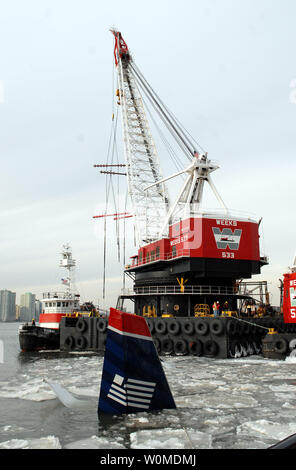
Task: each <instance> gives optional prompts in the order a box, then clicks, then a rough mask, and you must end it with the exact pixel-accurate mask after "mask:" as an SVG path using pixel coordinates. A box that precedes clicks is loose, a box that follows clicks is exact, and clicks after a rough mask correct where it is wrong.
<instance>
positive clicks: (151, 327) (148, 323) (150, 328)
mask: <svg viewBox="0 0 296 470" xmlns="http://www.w3.org/2000/svg"><path fill="white" fill-rule="evenodd" d="M146 322H147V325H148V328H149V330H150V333H151V334H152V333H153V332H154V321H153V320H152V319H151V318H146Z"/></svg>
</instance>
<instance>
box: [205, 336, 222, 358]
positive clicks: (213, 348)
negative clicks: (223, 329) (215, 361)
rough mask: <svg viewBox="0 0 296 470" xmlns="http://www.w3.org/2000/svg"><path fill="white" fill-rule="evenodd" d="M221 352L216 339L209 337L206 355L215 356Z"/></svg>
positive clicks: (206, 344) (206, 343)
mask: <svg viewBox="0 0 296 470" xmlns="http://www.w3.org/2000/svg"><path fill="white" fill-rule="evenodd" d="M218 352H219V346H218V344H217V343H216V341H213V340H212V339H208V340H207V341H205V343H204V355H205V356H211V357H214V356H216V355H217V354H218Z"/></svg>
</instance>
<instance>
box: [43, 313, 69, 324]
mask: <svg viewBox="0 0 296 470" xmlns="http://www.w3.org/2000/svg"><path fill="white" fill-rule="evenodd" d="M64 316H65V313H41V314H40V317H39V323H40V324H41V323H51V322H52V323H59V322H60V321H61V318H62V317H64Z"/></svg>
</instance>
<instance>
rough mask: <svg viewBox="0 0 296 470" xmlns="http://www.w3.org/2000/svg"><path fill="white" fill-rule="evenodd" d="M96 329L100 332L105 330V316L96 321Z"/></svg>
mask: <svg viewBox="0 0 296 470" xmlns="http://www.w3.org/2000/svg"><path fill="white" fill-rule="evenodd" d="M97 330H98V331H99V332H100V333H105V331H106V330H107V320H106V318H99V320H98V321H97Z"/></svg>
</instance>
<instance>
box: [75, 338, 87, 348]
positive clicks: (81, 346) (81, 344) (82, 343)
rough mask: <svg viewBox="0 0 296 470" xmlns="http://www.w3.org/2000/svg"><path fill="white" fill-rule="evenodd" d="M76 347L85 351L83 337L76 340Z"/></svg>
mask: <svg viewBox="0 0 296 470" xmlns="http://www.w3.org/2000/svg"><path fill="white" fill-rule="evenodd" d="M76 346H77V348H78V349H85V348H86V347H87V339H86V338H85V337H84V336H78V337H77V338H76Z"/></svg>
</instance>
